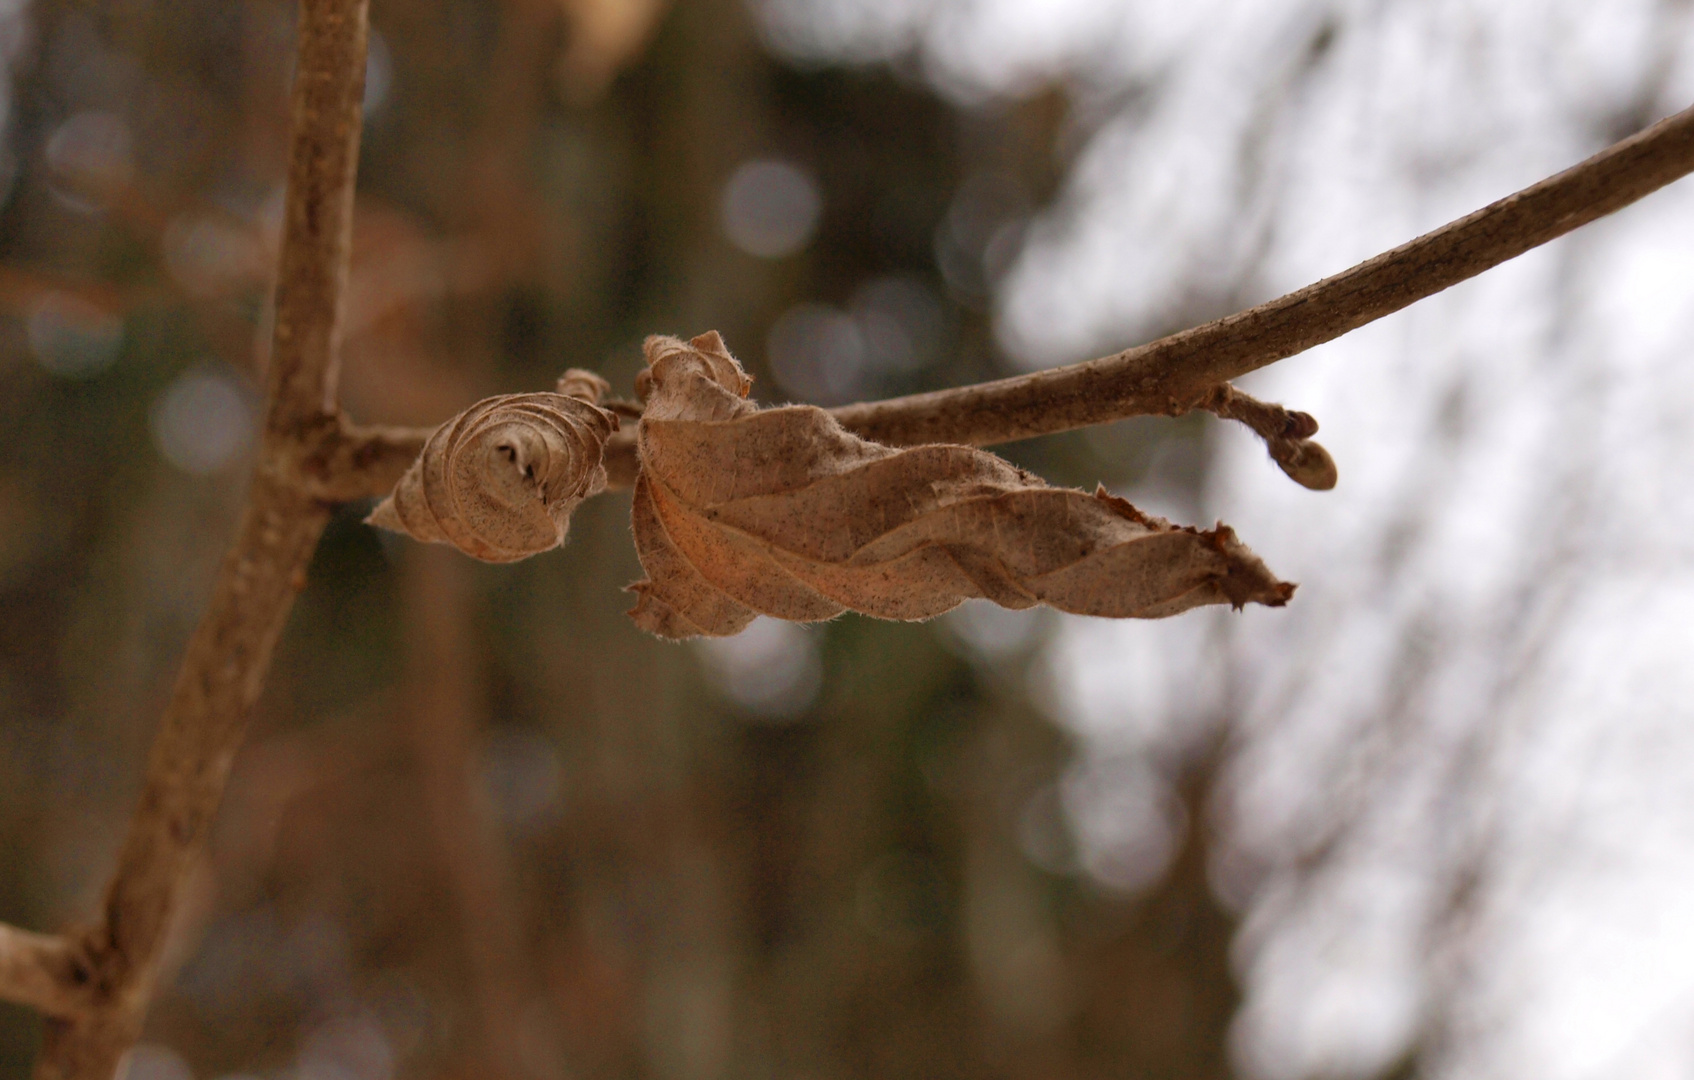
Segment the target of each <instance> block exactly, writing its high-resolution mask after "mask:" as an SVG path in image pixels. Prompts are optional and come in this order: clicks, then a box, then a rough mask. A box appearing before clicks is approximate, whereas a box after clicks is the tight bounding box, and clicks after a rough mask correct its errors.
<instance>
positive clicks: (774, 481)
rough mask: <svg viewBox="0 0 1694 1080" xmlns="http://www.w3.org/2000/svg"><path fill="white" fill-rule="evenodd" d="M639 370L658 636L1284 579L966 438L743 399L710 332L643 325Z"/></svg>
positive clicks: (1154, 597) (1164, 600) (1265, 586)
mask: <svg viewBox="0 0 1694 1080" xmlns="http://www.w3.org/2000/svg"><path fill="white" fill-rule="evenodd" d="M647 363H648V368H647V370H646V371H645V372H644V373H643V375H642V379H641V389H642V390H643V393H644V396H645V397H646V402H647V403H646V409H645V411H644V413H643V414H642V419H641V423H640V427H639V429H638V433H637V444H638V447H639V450H640V456H641V475H640V478H639V479H638V480H637V481H636V486H635V502H634V508H633V517H634V527H635V543H636V549H637V552H638V554H639V555H640V557H641V565H642V568H643V569H644V570H646V572H647V580H645V581H642V582H638V583H637V584H635V585H634V586H632V589H633V590H634V591H635V593H636V594H637V601H636V605H635V607H634V609H633V610H632V611H631V612H630V616H631V617H632V618H633V619H634V620H635V621H636V623H637V624H638V625H639V626H641V627H642V628H643V629H646V630H649V631H651V632H653V633H655V634H658V635H660V636H662V637H670V638H685V637H694V636H697V635H726V634H734V633H737V632H738V631H740V630H741V629H742V628H743V627H745V626H746V625H747V624H748V623H749V622H751V621H752V620H753V618H754V617H755V616H757V615H760V614H765V615H774V616H777V617H778V618H783V619H794V620H800V621H809V620H815V619H828V618H832V617H833V616H836V615H839V614H840V613H841V612H843V611H847V610H852V611H859V612H863V613H864V614H867V615H874V616H877V617H878V618H884V619H926V618H930V617H931V616H935V615H939V614H941V613H942V612H944V611H947V610H948V609H950V608H953V607H955V606H957V605H958V604H959V603H961V602H962V601H964V600H966V599H968V598H970V597H986V598H987V599H989V600H993V601H994V602H995V603H998V604H1001V605H1003V606H1005V607H1011V608H1025V607H1030V606H1032V605H1034V604H1038V603H1044V604H1048V605H1050V606H1052V607H1055V608H1058V609H1060V610H1062V611H1071V612H1076V613H1079V614H1084V615H1104V616H1108V617H1113V618H1160V617H1163V616H1166V615H1174V614H1176V613H1178V612H1181V611H1186V610H1188V609H1189V608H1192V607H1197V606H1199V605H1201V604H1219V603H1229V604H1233V605H1235V606H1236V607H1240V606H1242V605H1243V604H1246V603H1248V602H1254V603H1260V604H1267V605H1272V606H1280V605H1281V604H1284V603H1286V602H1287V600H1288V597H1289V596H1290V595H1291V594H1292V593H1293V591H1294V587H1293V586H1292V585H1289V584H1286V583H1284V582H1280V581H1278V580H1277V579H1276V578H1275V577H1274V576H1273V575H1272V574H1271V573H1270V571H1269V570H1267V569H1266V568H1265V565H1264V564H1263V563H1262V562H1260V561H1259V559H1258V557H1257V556H1255V555H1254V554H1253V553H1252V552H1251V551H1249V550H1248V549H1247V548H1246V547H1245V546H1244V545H1242V544H1241V543H1240V542H1239V541H1237V540H1236V539H1235V534H1234V533H1233V532H1231V531H1230V530H1229V529H1228V528H1226V527H1223V526H1219V527H1218V528H1217V529H1216V530H1213V531H1210V532H1201V531H1199V530H1196V529H1189V528H1179V527H1176V526H1173V525H1171V524H1170V523H1169V522H1166V521H1164V520H1162V519H1160V518H1155V517H1150V516H1148V515H1146V514H1143V513H1141V512H1140V511H1138V510H1136V509H1135V507H1133V506H1131V505H1130V504H1129V503H1128V502H1125V501H1124V500H1123V499H1119V498H1116V497H1114V496H1111V495H1108V494H1106V493H1105V492H1104V491H1101V492H1097V493H1095V494H1092V495H1091V494H1088V493H1086V492H1082V491H1075V490H1070V489H1066V488H1054V487H1049V486H1047V485H1046V484H1045V483H1043V482H1042V481H1041V480H1040V479H1038V478H1036V477H1034V476H1031V475H1030V474H1029V473H1026V472H1024V471H1023V470H1021V469H1018V468H1015V467H1014V466H1012V465H1010V464H1008V463H1007V462H1005V461H1003V460H1001V459H1000V458H998V457H995V456H994V455H993V454H989V453H986V452H984V451H982V450H976V449H972V448H970V447H965V446H945V445H937V446H917V447H912V448H909V449H894V448H892V447H887V446H882V445H879V444H877V443H872V442H867V441H865V440H864V439H861V438H858V437H857V436H855V435H852V434H850V433H848V432H846V431H844V430H842V428H841V426H840V425H839V424H837V423H836V421H835V420H834V418H832V417H831V416H830V415H829V414H828V413H827V412H825V411H824V410H822V409H818V408H814V407H812V406H808V405H790V406H785V407H782V408H773V409H760V408H759V407H758V406H757V405H755V404H753V403H752V402H750V401H748V400H747V392H748V390H749V388H750V386H751V380H750V379H748V377H747V375H746V374H745V373H744V372H743V371H742V370H741V366H740V365H739V364H738V363H737V362H736V361H735V359H734V357H732V356H730V354H729V352H728V351H727V350H726V349H725V348H724V345H723V341H722V340H721V339H720V338H719V337H718V335H717V334H716V333H709V334H703V335H701V336H700V337H697V338H695V339H694V340H693V341H691V342H683V341H681V340H679V339H677V338H668V337H655V338H649V339H648V341H647Z"/></svg>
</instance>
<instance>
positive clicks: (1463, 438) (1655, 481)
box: [758, 0, 1694, 1080]
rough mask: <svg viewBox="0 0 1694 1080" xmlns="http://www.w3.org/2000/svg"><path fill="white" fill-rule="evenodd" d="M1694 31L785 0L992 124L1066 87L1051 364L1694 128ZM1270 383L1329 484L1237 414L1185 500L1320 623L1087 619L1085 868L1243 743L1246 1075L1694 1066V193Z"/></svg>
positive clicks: (1081, 815) (1027, 248)
mask: <svg viewBox="0 0 1694 1080" xmlns="http://www.w3.org/2000/svg"><path fill="white" fill-rule="evenodd" d="M1690 7H1691V6H1690V5H1689V4H1687V3H1684V2H1673V0H1605V2H1603V3H1596V2H1594V0H1183V2H1182V3H1170V2H1168V0H1116V2H1102V0H1045V2H1033V0H927V2H920V0H765V2H764V3H763V4H762V5H760V6H759V8H758V10H759V11H760V14H761V17H762V20H763V26H764V28H765V31H766V33H767V35H768V38H769V40H770V41H771V43H772V44H773V45H774V46H775V47H776V48H778V49H779V50H782V51H784V52H786V53H788V54H789V55H792V56H794V57H796V58H800V59H803V60H807V61H811V62H820V61H821V62H850V63H874V62H880V61H887V60H895V61H898V62H900V63H902V64H905V65H911V64H912V63H913V62H914V61H915V62H916V64H917V65H918V69H919V70H921V71H922V72H923V73H924V76H925V77H926V78H928V79H929V80H931V81H932V82H933V83H934V84H935V85H936V86H938V87H939V88H940V89H941V90H942V91H943V92H944V93H946V94H948V95H949V96H951V97H952V98H954V99H955V100H958V101H960V102H963V103H966V104H974V105H984V104H985V103H987V104H991V103H992V102H993V101H994V100H995V99H996V98H1007V97H1016V96H1018V95H1021V94H1026V93H1030V92H1032V91H1034V90H1035V89H1037V88H1039V87H1042V86H1046V85H1052V84H1055V83H1057V84H1060V85H1062V86H1064V87H1066V88H1067V89H1068V91H1069V92H1070V95H1071V101H1072V102H1073V106H1072V108H1073V126H1074V128H1075V133H1076V137H1077V138H1078V139H1079V140H1080V143H1079V147H1078V149H1077V151H1076V155H1075V158H1074V160H1073V162H1072V164H1071V167H1070V170H1069V174H1068V179H1067V182H1066V185H1065V187H1064V190H1063V192H1062V195H1061V197H1060V199H1059V200H1058V202H1057V204H1056V205H1055V206H1053V207H1051V208H1049V209H1047V210H1045V211H1043V212H1042V213H1040V214H1039V215H1038V216H1037V217H1036V218H1035V219H1034V220H1033V222H1032V223H1031V224H1030V226H1029V228H1028V229H1027V231H1026V232H1025V233H1024V234H1023V235H1024V241H1023V244H1022V247H1021V249H1020V250H1019V252H1018V254H1017V256H1016V258H1015V260H1014V261H1013V262H1012V263H1011V266H1010V269H1009V271H1008V272H1007V273H1006V274H1005V276H1004V277H1003V278H1002V279H1001V280H1000V284H999V286H998V289H997V292H996V300H995V304H996V307H995V310H996V317H997V326H998V329H999V333H1000V338H1001V342H1002V344H1003V345H1004V346H1005V348H1006V350H1007V352H1008V353H1009V354H1010V355H1012V356H1013V357H1014V358H1016V360H1017V361H1018V362H1020V363H1023V364H1026V365H1027V366H1029V367H1039V366H1045V365H1051V364H1057V363H1064V362H1069V361H1073V360H1078V359H1083V358H1086V357H1089V356H1092V355H1096V354H1099V353H1101V352H1104V351H1109V350H1112V349H1116V348H1121V347H1123V346H1124V345H1127V344H1131V343H1134V342H1136V341H1140V340H1145V339H1146V338H1148V337H1150V336H1154V335H1156V334H1157V333H1159V332H1162V331H1164V330H1166V329H1170V328H1171V327H1170V326H1169V320H1170V319H1171V317H1172V313H1173V312H1177V313H1181V312H1185V311H1190V310H1203V311H1205V312H1206V313H1208V314H1210V313H1216V311H1217V309H1218V305H1219V303H1220V302H1222V301H1229V302H1230V303H1231V304H1234V305H1236V306H1244V305H1245V304H1247V303H1252V302H1256V301H1258V300H1262V299H1267V298H1269V297H1271V296H1274V295H1277V294H1279V293H1281V292H1284V291H1287V290H1289V289H1292V288H1295V287H1298V286H1301V285H1304V284H1306V283H1308V282H1310V281H1313V280H1316V279H1317V278H1320V277H1322V276H1325V275H1327V274H1330V273H1333V272H1335V271H1337V270H1340V269H1343V268H1345V267H1346V266H1348V265H1350V264H1352V263H1354V262H1356V261H1358V260H1360V259H1362V258H1365V257H1367V256H1369V255H1372V254H1375V253H1376V252H1378V251H1381V250H1384V249H1386V248H1388V247H1391V246H1393V245H1395V244H1397V243H1400V242H1402V241H1404V240H1406V239H1409V238H1410V237H1412V236H1414V235H1416V234H1418V233H1421V232H1423V231H1426V230H1428V229H1430V228H1432V227H1434V226H1437V225H1440V224H1442V223H1444V222H1446V221H1447V220H1449V219H1451V218H1454V217H1457V216H1460V215H1462V214H1464V213H1467V212H1469V211H1471V210H1473V209H1476V208H1477V207H1479V206H1481V205H1484V204H1485V203H1487V202H1490V201H1492V200H1493V199H1496V198H1498V197H1500V196H1502V195H1505V194H1507V193H1509V192H1511V191H1513V190H1515V189H1516V188H1519V187H1521V186H1523V185H1525V184H1528V183H1531V182H1533V181H1535V180H1537V179H1539V178H1541V177H1543V176H1545V175H1548V174H1550V173H1553V172H1556V171H1558V170H1559V169H1562V168H1564V167H1566V166H1568V165H1570V164H1573V163H1575V162H1576V161H1578V160H1580V159H1581V158H1583V157H1586V156H1587V155H1588V154H1590V153H1592V152H1594V151H1595V150H1598V149H1599V148H1601V147H1602V146H1604V145H1606V144H1608V143H1609V142H1611V141H1613V140H1615V139H1616V138H1619V137H1621V136H1623V135H1625V134H1628V133H1630V132H1632V131H1634V130H1636V129H1638V128H1639V127H1641V126H1644V125H1645V124H1647V123H1649V122H1651V121H1652V120H1656V119H1658V118H1660V117H1662V116H1664V115H1667V114H1669V113H1671V112H1674V111H1676V110H1677V109H1680V108H1682V107H1684V106H1686V105H1688V104H1690V103H1694V19H1691V18H1690ZM1244 386H1245V387H1246V388H1247V389H1250V390H1251V391H1252V392H1254V393H1256V394H1259V395H1261V396H1265V397H1268V398H1270V399H1273V400H1277V401H1281V402H1284V403H1286V404H1288V405H1289V406H1291V407H1294V408H1300V409H1305V410H1307V411H1310V412H1312V413H1313V414H1314V415H1316V416H1317V417H1318V418H1319V420H1320V421H1321V422H1322V424H1323V432H1322V434H1321V435H1320V439H1321V441H1322V442H1323V443H1324V444H1325V445H1326V446H1327V447H1328V448H1329V449H1330V450H1331V452H1332V453H1333V454H1334V456H1335V458H1336V460H1337V461H1338V463H1339V465H1340V468H1341V477H1342V480H1341V484H1340V486H1339V487H1338V488H1337V489H1336V490H1335V491H1333V492H1330V493H1326V494H1316V493H1312V492H1307V491H1304V490H1302V489H1300V488H1298V487H1296V486H1294V485H1293V484H1292V483H1290V482H1288V481H1287V480H1286V479H1284V478H1283V477H1282V475H1281V474H1280V473H1279V472H1278V471H1277V470H1276V469H1275V467H1274V466H1272V465H1271V464H1270V463H1269V462H1268V461H1267V460H1266V459H1265V457H1264V453H1263V450H1262V448H1261V447H1260V446H1259V445H1258V444H1257V443H1256V442H1255V441H1254V440H1253V439H1252V438H1251V437H1250V436H1248V435H1246V434H1245V433H1243V432H1240V431H1235V430H1230V429H1228V428H1226V427H1225V426H1223V425H1214V428H1213V435H1212V436H1211V437H1212V438H1213V439H1214V441H1215V445H1214V457H1213V462H1212V469H1211V472H1210V474H1209V476H1210V480H1209V483H1208V487H1207V490H1206V495H1205V500H1204V505H1203V506H1201V507H1199V508H1198V512H1199V514H1198V516H1199V517H1200V518H1202V519H1204V520H1203V523H1209V521H1210V520H1211V519H1212V518H1221V519H1223V520H1225V521H1228V522H1229V523H1230V524H1232V525H1233V526H1234V527H1235V528H1236V529H1237V531H1238V532H1239V533H1240V534H1241V536H1242V537H1243V538H1244V539H1245V540H1246V541H1247V542H1248V543H1250V544H1251V545H1252V546H1253V547H1254V548H1255V549H1256V550H1257V551H1258V552H1259V553H1260V554H1261V555H1263V556H1264V558H1265V559H1266V561H1267V562H1268V563H1269V564H1270V565H1271V566H1272V567H1273V568H1274V569H1275V570H1276V571H1277V572H1278V573H1279V574H1281V575H1282V576H1283V577H1285V578H1288V579H1290V580H1294V581H1298V582H1300V592H1299V594H1298V596H1297V598H1296V600H1295V602H1294V604H1293V605H1292V606H1291V607H1290V608H1288V609H1287V610H1285V611H1266V610H1252V611H1249V612H1246V613H1245V614H1243V615H1228V614H1221V613H1205V614H1191V615H1189V616H1186V617H1184V618H1182V619H1178V620H1173V621H1170V622H1164V623H1152V624H1128V623H1126V624H1114V623H1106V622H1099V621H1089V620H1081V619H1068V620H1066V621H1065V622H1064V623H1063V625H1062V628H1061V630H1060V632H1059V635H1058V637H1057V640H1056V641H1055V643H1054V644H1053V646H1052V649H1051V654H1050V657H1049V660H1050V668H1051V673H1052V679H1053V684H1054V691H1055V695H1056V700H1057V701H1058V702H1059V703H1060V705H1061V706H1062V711H1063V713H1064V715H1065V717H1066V722H1067V723H1068V724H1070V725H1071V726H1072V727H1073V729H1074V731H1075V732H1076V734H1077V735H1078V738H1079V742H1080V745H1081V746H1082V747H1083V748H1084V752H1083V753H1082V755H1081V757H1080V759H1079V761H1078V763H1077V765H1076V766H1075V769H1074V770H1073V775H1072V777H1071V782H1070V784H1069V786H1068V787H1067V796H1068V799H1067V803H1068V805H1069V806H1070V808H1071V810H1072V818H1073V823H1074V824H1075V826H1076V828H1077V829H1078V831H1079V832H1080V833H1081V834H1082V838H1083V840H1084V842H1085V847H1086V850H1087V852H1088V859H1089V862H1090V865H1092V866H1093V867H1094V868H1096V869H1097V870H1098V871H1099V873H1101V874H1102V875H1104V876H1106V877H1110V876H1111V875H1112V874H1113V873H1117V874H1119V875H1120V877H1121V876H1123V875H1125V874H1128V875H1130V876H1134V874H1136V873H1141V874H1142V876H1145V867H1141V868H1140V869H1139V870H1138V869H1137V864H1136V859H1135V858H1131V857H1129V856H1132V855H1134V853H1135V852H1142V853H1145V852H1155V853H1156V852H1159V851H1163V850H1167V849H1168V846H1169V845H1168V843H1164V842H1162V841H1161V838H1160V837H1159V836H1157V835H1154V834H1156V833H1157V832H1158V831H1159V830H1161V829H1167V828H1169V827H1170V821H1171V820H1172V818H1171V817H1170V815H1162V814H1159V813H1156V812H1152V811H1149V810H1148V809H1147V808H1148V807H1153V806H1157V805H1158V803H1159V801H1160V800H1161V799H1162V798H1164V797H1165V793H1164V792H1163V791H1161V790H1160V784H1161V783H1163V781H1162V780H1161V779H1160V777H1161V776H1162V775H1165V773H1164V772H1163V771H1162V770H1168V769H1169V768H1170V767H1171V764H1172V763H1173V762H1174V761H1177V760H1179V759H1180V758H1181V756H1182V755H1183V754H1184V753H1190V752H1192V751H1193V748H1194V747H1196V746H1197V745H1199V743H1200V741H1201V740H1203V739H1204V738H1206V737H1208V736H1209V735H1211V734H1213V733H1216V732H1217V731H1218V730H1219V729H1218V726H1217V725H1218V724H1220V723H1223V724H1226V725H1227V728H1226V738H1227V742H1226V744H1225V745H1226V746H1227V754H1228V758H1227V762H1228V763H1227V765H1226V769H1227V779H1228V783H1227V784H1226V785H1225V786H1224V789H1225V790H1226V791H1228V792H1229V799H1228V804H1227V805H1222V806H1219V807H1217V808H1216V812H1217V821H1216V824H1217V825H1218V827H1219V828H1220V829H1221V832H1222V836H1223V848H1222V850H1221V852H1220V853H1219V855H1218V857H1217V860H1216V865H1215V866H1214V868H1213V870H1214V878H1215V882H1216V885H1217V887H1218V889H1219V890H1220V893H1221V894H1222V895H1223V896H1224V898H1225V899H1226V900H1228V901H1229V902H1231V903H1233V904H1236V905H1238V906H1239V908H1240V909H1241V911H1242V912H1243V917H1244V923H1243V927H1244V929H1243V931H1242V934H1241V937H1240V940H1239V941H1238V952H1237V958H1238V964H1239V971H1240V974H1241V977H1242V979H1243V982H1244V985H1245V988H1246V995H1247V996H1246V1002H1245V1005H1244V1007H1243V1010H1242V1012H1241V1014H1240V1016H1239V1018H1238V1021H1237V1024H1236V1031H1235V1046H1234V1051H1235V1054H1236V1059H1237V1062H1238V1065H1239V1066H1240V1068H1241V1069H1242V1070H1243V1072H1244V1073H1246V1074H1248V1075H1250V1076H1253V1077H1260V1078H1264V1080H1283V1078H1294V1077H1307V1076H1324V1077H1330V1076H1334V1077H1347V1076H1366V1075H1370V1074H1372V1073H1374V1072H1378V1071H1381V1070H1383V1069H1386V1068H1388V1067H1390V1066H1392V1065H1393V1063H1394V1062H1395V1061H1397V1060H1399V1059H1401V1058H1402V1057H1403V1056H1404V1055H1405V1054H1407V1053H1408V1052H1410V1051H1412V1050H1413V1049H1414V1048H1416V1049H1417V1051H1418V1053H1419V1054H1420V1055H1421V1057H1420V1064H1421V1066H1422V1068H1423V1069H1424V1070H1425V1071H1426V1072H1428V1073H1430V1074H1432V1075H1439V1076H1444V1077H1502V1078H1504V1077H1536V1078H1539V1080H1567V1078H1568V1080H1579V1078H1590V1077H1592V1078H1601V1077H1623V1076H1627V1077H1632V1078H1638V1080H1648V1078H1655V1077H1661V1076H1662V1077H1672V1076H1678V1077H1681V1076H1688V1075H1691V1074H1694V628H1690V626H1689V612H1690V609H1691V607H1694V484H1691V483H1690V480H1689V467H1690V464H1691V463H1694V181H1684V182H1682V183H1681V184H1679V185H1676V186H1673V187H1671V188H1669V189H1667V190H1665V191H1663V192H1660V193H1659V194H1656V195H1654V196H1652V197H1650V198H1649V199H1648V200H1646V201H1645V202H1643V203H1641V204H1639V205H1638V206H1636V207H1634V208H1632V209H1630V210H1628V211H1625V212H1624V213H1621V214H1619V215H1617V216H1616V217H1614V218H1611V219H1609V220H1606V221H1603V222H1601V223H1599V224H1597V225H1594V226H1591V227H1589V228H1587V229H1585V230H1582V231H1581V232H1580V233H1578V234H1576V235H1573V236H1571V237H1568V238H1566V239H1564V240H1561V241H1559V242H1557V243H1555V244H1552V245H1549V246H1548V247H1546V248H1543V249H1541V250H1539V251H1537V252H1534V253H1532V254H1530V255H1528V256H1525V257H1523V258H1521V259H1519V260H1517V261H1516V262H1514V263H1511V264H1508V265H1506V266H1504V267H1501V268H1499V269H1497V270H1494V271H1491V272H1490V273H1488V274H1486V275H1485V276H1483V277H1482V278H1480V279H1478V280H1475V281H1473V282H1471V283H1469V284H1466V285H1464V286H1461V287H1459V288H1455V289H1453V290H1450V291H1449V292H1447V293H1445V294H1443V295H1441V296H1438V297H1436V298H1434V299H1431V300H1427V301H1425V302H1423V303H1421V304H1419V305H1417V306H1416V307H1415V308H1413V309H1411V310H1409V311H1407V312H1403V313H1401V314H1400V315H1397V316H1394V317H1392V318H1389V319H1387V320H1384V321H1382V322H1380V323H1377V324H1375V325H1373V326H1371V327H1369V328H1367V329H1365V330H1362V331H1359V332H1357V333H1355V334H1353V335H1351V336H1349V337H1347V338H1345V339H1343V340H1341V341H1338V342H1335V343H1333V344H1331V345H1328V346H1325V347H1323V348H1320V349H1318V350H1315V351H1314V352H1312V353H1309V354H1306V355H1304V356H1301V357H1298V358H1295V359H1292V360H1288V361H1285V362H1283V363H1281V364H1279V365H1277V366H1275V367H1274V368H1272V369H1270V370H1268V371H1265V372H1262V373H1260V374H1259V375H1256V376H1254V377H1252V378H1250V379H1248V380H1246V381H1245V383H1244ZM1128 494H1130V495H1131V496H1132V497H1134V498H1136V499H1138V501H1141V502H1143V503H1146V504H1149V505H1150V508H1151V509H1153V510H1155V511H1161V512H1167V513H1173V514H1180V515H1181V516H1185V517H1191V516H1193V515H1192V511H1193V510H1194V509H1195V508H1193V507H1173V506H1168V505H1161V504H1160V499H1161V492H1160V488H1159V486H1158V484H1157V482H1156V478H1155V481H1154V482H1152V483H1150V484H1149V485H1148V486H1147V487H1146V488H1145V489H1144V490H1140V491H1131V492H1129V493H1128ZM1100 792H1108V793H1111V795H1112V798H1111V799H1109V800H1105V801H1102V800H1101V799H1099V798H1098V797H1097V796H1098V794H1099V793H1100ZM1114 852H1116V854H1114ZM1126 852H1127V853H1128V855H1125V853H1126ZM1126 867H1127V869H1126Z"/></svg>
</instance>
